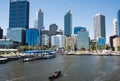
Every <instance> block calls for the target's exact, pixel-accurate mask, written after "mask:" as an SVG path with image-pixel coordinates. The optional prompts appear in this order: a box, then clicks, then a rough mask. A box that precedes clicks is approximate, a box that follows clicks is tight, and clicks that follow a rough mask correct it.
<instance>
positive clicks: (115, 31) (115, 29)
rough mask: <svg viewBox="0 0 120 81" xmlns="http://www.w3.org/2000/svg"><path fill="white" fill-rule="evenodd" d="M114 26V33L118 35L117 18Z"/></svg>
mask: <svg viewBox="0 0 120 81" xmlns="http://www.w3.org/2000/svg"><path fill="white" fill-rule="evenodd" d="M113 26H114V35H117V19H114V20H113Z"/></svg>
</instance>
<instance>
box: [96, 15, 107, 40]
mask: <svg viewBox="0 0 120 81" xmlns="http://www.w3.org/2000/svg"><path fill="white" fill-rule="evenodd" d="M99 37H104V38H106V28H105V16H104V15H102V14H100V13H98V14H96V15H95V16H94V39H98V38H99Z"/></svg>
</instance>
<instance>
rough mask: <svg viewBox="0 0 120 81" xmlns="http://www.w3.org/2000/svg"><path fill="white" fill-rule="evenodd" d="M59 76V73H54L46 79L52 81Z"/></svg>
mask: <svg viewBox="0 0 120 81" xmlns="http://www.w3.org/2000/svg"><path fill="white" fill-rule="evenodd" d="M60 75H61V71H55V72H54V73H53V74H52V75H51V76H49V77H48V79H50V80H53V79H56V78H58V77H59V76H60Z"/></svg>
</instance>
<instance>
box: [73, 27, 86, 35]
mask: <svg viewBox="0 0 120 81" xmlns="http://www.w3.org/2000/svg"><path fill="white" fill-rule="evenodd" d="M79 31H86V28H85V27H75V28H74V34H77V32H79Z"/></svg>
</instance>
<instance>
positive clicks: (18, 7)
mask: <svg viewBox="0 0 120 81" xmlns="http://www.w3.org/2000/svg"><path fill="white" fill-rule="evenodd" d="M9 11H10V12H9V28H25V29H28V28H29V2H28V1H27V0H10V10H9Z"/></svg>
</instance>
